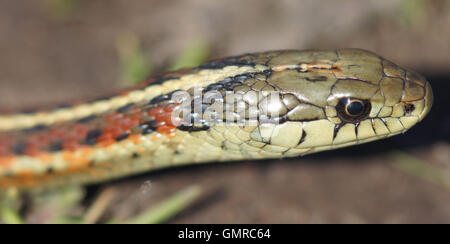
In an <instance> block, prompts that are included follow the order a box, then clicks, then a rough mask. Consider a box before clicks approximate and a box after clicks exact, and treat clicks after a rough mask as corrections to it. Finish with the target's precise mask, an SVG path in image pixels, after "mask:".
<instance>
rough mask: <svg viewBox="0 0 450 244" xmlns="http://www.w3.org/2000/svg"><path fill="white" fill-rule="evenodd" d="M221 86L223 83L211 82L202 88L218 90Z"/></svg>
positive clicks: (207, 90) (204, 90)
mask: <svg viewBox="0 0 450 244" xmlns="http://www.w3.org/2000/svg"><path fill="white" fill-rule="evenodd" d="M222 88H223V84H220V83H213V84H210V85H209V86H207V87H206V88H205V89H203V92H209V91H218V90H220V89H222Z"/></svg>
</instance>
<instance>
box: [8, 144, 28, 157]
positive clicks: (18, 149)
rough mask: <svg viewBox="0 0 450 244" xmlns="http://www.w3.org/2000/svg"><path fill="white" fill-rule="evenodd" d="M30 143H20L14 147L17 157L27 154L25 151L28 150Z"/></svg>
mask: <svg viewBox="0 0 450 244" xmlns="http://www.w3.org/2000/svg"><path fill="white" fill-rule="evenodd" d="M27 146H28V143H26V142H19V143H17V144H16V145H14V146H13V148H12V149H13V151H14V153H15V154H17V155H21V154H24V153H25V149H27Z"/></svg>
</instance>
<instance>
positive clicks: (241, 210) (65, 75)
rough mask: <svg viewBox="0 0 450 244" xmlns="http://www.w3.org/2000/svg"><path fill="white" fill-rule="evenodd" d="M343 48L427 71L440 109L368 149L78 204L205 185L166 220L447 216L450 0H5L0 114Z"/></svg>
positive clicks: (117, 210) (0, 1) (253, 164)
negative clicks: (207, 66)
mask: <svg viewBox="0 0 450 244" xmlns="http://www.w3.org/2000/svg"><path fill="white" fill-rule="evenodd" d="M342 47H354V48H364V49H368V50H371V51H374V52H376V53H378V54H379V55H381V56H383V57H385V58H387V59H390V60H392V61H394V62H396V63H398V64H400V65H402V66H405V67H408V68H411V69H413V70H416V71H418V72H420V73H422V74H424V75H425V76H426V77H427V78H428V79H429V80H430V82H431V85H432V87H433V90H434V93H435V104H434V107H433V109H432V110H431V113H430V114H429V116H428V117H427V118H426V119H425V120H424V121H423V122H422V123H420V124H419V125H417V126H416V127H414V128H412V129H411V130H410V131H409V132H408V133H406V134H404V135H399V136H396V137H394V138H391V139H387V140H383V141H379V142H374V143H370V144H367V145H360V146H356V147H351V148H345V149H341V150H336V151H330V152H324V153H319V154H315V155H308V156H305V157H302V158H295V159H286V160H266V161H248V162H237V163H227V164H210V165H199V166H192V167H182V168H177V169H169V170H162V171H158V172H155V173H150V174H144V175H141V176H138V177H132V178H129V179H125V180H118V181H115V182H110V183H106V184H101V185H95V186H89V187H87V188H86V189H85V191H84V192H85V193H84V194H83V197H82V198H81V203H80V204H79V205H77V206H75V208H76V209H78V210H80V209H81V210H80V211H82V209H85V208H87V206H89V205H90V204H91V203H93V202H95V200H94V199H96V198H97V197H98V196H102V193H103V192H105V191H106V192H114V194H113V195H112V197H110V199H111V200H110V201H109V204H108V207H107V208H105V210H104V211H103V212H102V217H101V218H102V219H110V218H114V219H127V218H130V217H132V216H135V215H137V214H139V213H140V212H142V211H143V210H144V209H147V208H149V207H152V206H158V204H159V203H161V202H162V201H164V200H166V199H168V198H170V197H171V196H173V194H174V193H175V192H179V191H180V190H183V189H184V188H186V187H188V186H191V185H195V187H196V189H201V191H200V192H201V194H200V195H199V196H198V197H196V199H195V201H193V203H192V204H190V205H189V207H187V208H184V209H183V210H182V211H181V212H178V213H177V214H176V215H175V216H174V217H171V218H167V219H165V220H164V221H163V222H168V223H450V146H449V143H450V113H449V112H450V96H449V94H448V93H449V91H450V89H449V84H450V83H449V82H450V69H449V68H450V1H447V0H363V1H361V0H341V1H336V0H319V1H318V0H297V1H295V0H277V1H273V0H246V1H240V0H226V1H225V0H222V1H219V0H215V1H211V0H174V1H162V0H133V1H126V0H42V1H34V0H22V1H13V0H0V110H1V109H8V110H9V109H11V108H21V107H24V106H25V107H26V106H30V105H35V104H44V105H45V104H54V103H62V102H67V101H70V100H77V99H80V98H93V97H96V96H101V95H103V94H107V93H109V92H111V91H113V90H116V89H120V88H123V87H126V86H131V85H133V84H134V83H135V82H136V81H137V80H141V79H144V78H145V77H147V76H148V75H151V74H155V73H161V72H164V71H165V70H168V69H176V68H179V67H184V66H190V65H194V64H197V63H200V62H203V61H205V60H207V59H211V58H218V57H224V56H230V55H238V54H242V53H246V52H256V51H266V50H274V49H334V48H342ZM42 211H44V212H45V210H42V208H36V209H33V208H31V210H30V209H29V210H28V211H27V213H26V216H25V218H26V219H27V221H28V222H42V219H41V218H42V216H43V215H45V214H43V212H42ZM47 211H48V209H47ZM100 221H101V220H100Z"/></svg>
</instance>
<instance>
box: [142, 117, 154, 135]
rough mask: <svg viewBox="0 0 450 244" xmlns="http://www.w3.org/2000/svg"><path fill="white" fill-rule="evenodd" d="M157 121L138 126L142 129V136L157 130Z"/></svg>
mask: <svg viewBox="0 0 450 244" xmlns="http://www.w3.org/2000/svg"><path fill="white" fill-rule="evenodd" d="M157 124H158V121H156V120H153V121H150V122H147V123H144V124H140V125H139V127H140V128H141V129H142V134H143V135H147V134H150V133H153V132H155V131H156V130H157V128H158V127H157Z"/></svg>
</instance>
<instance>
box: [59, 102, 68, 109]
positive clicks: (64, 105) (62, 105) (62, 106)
mask: <svg viewBox="0 0 450 244" xmlns="http://www.w3.org/2000/svg"><path fill="white" fill-rule="evenodd" d="M71 107H72V105H71V104H64V103H63V104H59V105H57V106H56V109H64V108H71Z"/></svg>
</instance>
